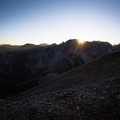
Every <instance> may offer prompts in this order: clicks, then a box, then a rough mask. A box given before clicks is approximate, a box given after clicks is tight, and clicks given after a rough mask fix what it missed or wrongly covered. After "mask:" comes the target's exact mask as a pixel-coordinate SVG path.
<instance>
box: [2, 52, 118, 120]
mask: <svg viewBox="0 0 120 120" xmlns="http://www.w3.org/2000/svg"><path fill="white" fill-rule="evenodd" d="M0 120H120V52H118V53H114V54H111V55H108V56H105V57H102V58H100V59H97V60H95V61H93V62H92V63H88V64H85V65H82V66H80V67H77V68H76V69H74V70H72V71H70V72H68V73H66V74H64V75H62V76H61V77H60V78H57V79H56V80H52V81H49V83H46V84H44V85H42V86H37V87H35V88H33V89H31V90H28V91H26V92H23V93H21V94H18V95H15V96H13V97H11V98H8V99H6V100H3V99H1V100H0Z"/></svg>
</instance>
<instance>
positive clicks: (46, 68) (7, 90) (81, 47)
mask: <svg viewBox="0 0 120 120" xmlns="http://www.w3.org/2000/svg"><path fill="white" fill-rule="evenodd" d="M21 48H22V47H21ZM112 49H113V47H112V45H111V44H109V43H107V42H85V43H84V44H79V43H78V41H77V40H75V39H72V40H68V41H67V42H63V43H61V44H59V45H56V44H52V45H48V46H39V47H38V46H37V47H35V46H34V48H31V46H30V48H29V47H28V46H27V47H25V49H20V48H16V49H15V50H13V51H10V52H7V53H0V92H1V93H0V96H3V97H7V96H9V95H14V94H17V93H19V92H21V91H24V90H26V89H29V88H31V87H34V86H36V85H38V83H41V82H40V80H41V78H43V77H45V76H48V75H50V74H55V75H56V76H58V75H61V74H63V73H65V72H67V71H69V70H71V69H73V68H75V67H77V66H79V65H82V64H84V63H87V62H90V61H92V60H94V59H96V58H98V57H101V56H103V55H106V54H108V53H109V51H112ZM56 76H55V77H56ZM38 78H39V79H38ZM48 79H50V78H48Z"/></svg>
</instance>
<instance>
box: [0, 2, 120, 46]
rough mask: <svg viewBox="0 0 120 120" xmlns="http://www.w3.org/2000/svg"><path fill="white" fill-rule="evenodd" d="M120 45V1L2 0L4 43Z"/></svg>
mask: <svg viewBox="0 0 120 120" xmlns="http://www.w3.org/2000/svg"><path fill="white" fill-rule="evenodd" d="M69 39H80V40H87V41H92V40H100V41H108V42H110V43H111V44H118V43H120V0H0V44H13V45H23V44H25V43H33V44H41V43H48V44H52V43H57V44H59V43H61V42H63V41H64V42H65V41H67V40H69Z"/></svg>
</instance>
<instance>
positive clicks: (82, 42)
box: [77, 40, 85, 44]
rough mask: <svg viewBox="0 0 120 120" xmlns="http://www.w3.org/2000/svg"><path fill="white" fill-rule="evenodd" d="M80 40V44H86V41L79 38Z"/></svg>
mask: <svg viewBox="0 0 120 120" xmlns="http://www.w3.org/2000/svg"><path fill="white" fill-rule="evenodd" d="M77 41H78V44H84V43H85V41H84V40H77Z"/></svg>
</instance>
